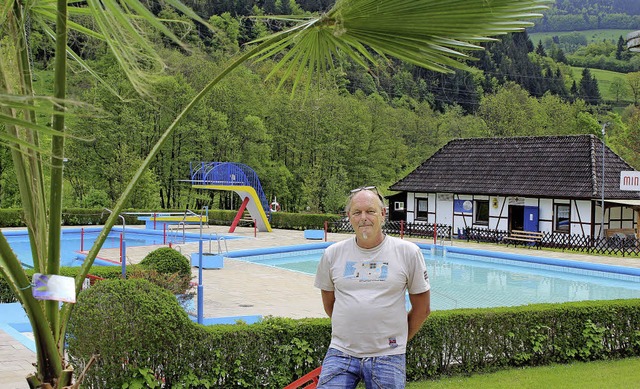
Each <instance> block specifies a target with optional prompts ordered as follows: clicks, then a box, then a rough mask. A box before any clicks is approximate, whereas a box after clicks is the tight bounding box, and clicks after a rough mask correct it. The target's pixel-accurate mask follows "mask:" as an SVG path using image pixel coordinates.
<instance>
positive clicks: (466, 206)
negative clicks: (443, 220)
mask: <svg viewBox="0 0 640 389" xmlns="http://www.w3.org/2000/svg"><path fill="white" fill-rule="evenodd" d="M472 211H473V203H472V202H471V201H470V200H454V201H453V212H456V213H471V212H472Z"/></svg>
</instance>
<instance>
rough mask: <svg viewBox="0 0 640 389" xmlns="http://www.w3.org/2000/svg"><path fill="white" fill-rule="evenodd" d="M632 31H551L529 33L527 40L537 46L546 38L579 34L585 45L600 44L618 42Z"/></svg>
mask: <svg viewBox="0 0 640 389" xmlns="http://www.w3.org/2000/svg"><path fill="white" fill-rule="evenodd" d="M633 31H634V30H584V31H553V32H534V33H529V39H531V42H533V44H534V45H537V44H538V41H543V42H544V40H545V39H546V38H552V37H553V36H563V35H572V34H576V33H578V34H580V35H584V36H585V37H586V38H587V43H593V42H602V41H603V40H609V41H614V42H616V43H617V42H618V38H620V36H622V37H623V38H624V37H626V36H627V34H628V33H630V32H633Z"/></svg>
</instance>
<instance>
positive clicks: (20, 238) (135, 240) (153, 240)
mask: <svg viewBox="0 0 640 389" xmlns="http://www.w3.org/2000/svg"><path fill="white" fill-rule="evenodd" d="M100 231H102V227H84V228H78V227H73V228H64V229H63V230H62V234H61V237H60V238H61V250H60V265H61V266H80V265H81V264H82V262H83V261H84V259H85V257H86V255H85V254H83V252H84V253H86V252H87V251H89V250H90V249H91V246H92V245H93V243H94V242H95V240H96V238H97V237H98V235H99V234H100ZM3 234H4V235H5V237H6V238H7V241H8V242H9V245H10V246H11V248H12V249H13V251H14V252H15V253H16V255H17V256H18V259H19V260H20V261H21V262H22V263H23V266H27V267H32V266H33V259H32V258H31V245H30V244H29V235H28V233H27V230H26V229H25V230H22V229H21V230H8V231H3ZM221 237H222V236H220V235H217V234H206V233H204V234H203V235H202V239H205V240H216V239H219V238H221ZM238 238H241V237H238V236H227V235H224V239H238ZM121 240H124V241H125V242H126V247H137V246H155V245H165V244H169V243H174V244H182V243H187V242H197V241H198V240H200V233H199V232H197V233H194V232H185V233H182V232H171V233H169V234H166V233H165V232H164V231H156V230H148V229H143V228H125V229H124V231H123V229H122V227H121V226H114V227H113V228H112V229H111V232H110V233H109V236H108V237H107V240H106V241H105V242H104V244H103V246H102V248H103V249H109V248H119V247H121ZM94 264H95V265H98V266H112V265H118V266H119V265H120V264H115V263H113V262H111V261H107V260H101V259H99V258H98V259H96V260H95V262H94Z"/></svg>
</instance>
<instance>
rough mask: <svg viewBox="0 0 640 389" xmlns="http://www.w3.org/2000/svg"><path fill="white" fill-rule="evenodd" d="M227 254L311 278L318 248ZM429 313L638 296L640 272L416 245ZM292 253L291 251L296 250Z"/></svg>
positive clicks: (315, 267) (318, 246) (306, 246)
mask: <svg viewBox="0 0 640 389" xmlns="http://www.w3.org/2000/svg"><path fill="white" fill-rule="evenodd" d="M329 244H330V243H325V244H317V247H308V246H309V245H305V246H289V247H283V248H277V249H280V250H282V251H281V252H277V251H276V250H277V249H271V250H269V251H265V250H264V249H263V250H259V251H254V253H253V254H252V253H251V252H250V251H249V250H246V251H244V252H232V253H229V255H227V257H229V258H234V259H239V260H245V261H250V262H253V263H256V264H261V265H267V266H274V267H279V268H283V269H288V270H294V271H298V272H302V273H306V274H310V275H313V274H315V272H316V269H317V266H318V262H319V260H320V257H321V256H322V253H323V251H324V248H326V247H327V246H328V245H329ZM419 246H420V247H421V248H422V249H423V254H424V257H425V264H426V266H427V271H428V272H429V277H430V281H431V287H432V289H431V306H432V308H433V309H434V310H443V309H454V308H483V307H500V306H516V305H526V304H534V303H560V302H568V301H581V300H614V299H629V298H640V269H636V268H626V267H621V266H608V265H602V264H593V263H584V262H577V261H569V260H561V259H555V258H548V257H535V256H525V255H515V254H509V253H500V252H491V251H485V250H471V249H465V248H460V247H447V248H446V249H444V250H443V249H442V248H438V249H437V250H435V249H433V246H432V245H423V244H421V245H419ZM296 250H297V251H296Z"/></svg>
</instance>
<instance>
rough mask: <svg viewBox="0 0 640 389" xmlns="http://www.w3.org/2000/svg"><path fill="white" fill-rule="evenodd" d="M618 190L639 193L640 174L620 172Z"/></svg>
mask: <svg viewBox="0 0 640 389" xmlns="http://www.w3.org/2000/svg"><path fill="white" fill-rule="evenodd" d="M620 190H632V191H640V172H636V171H633V170H632V171H622V172H620Z"/></svg>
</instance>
